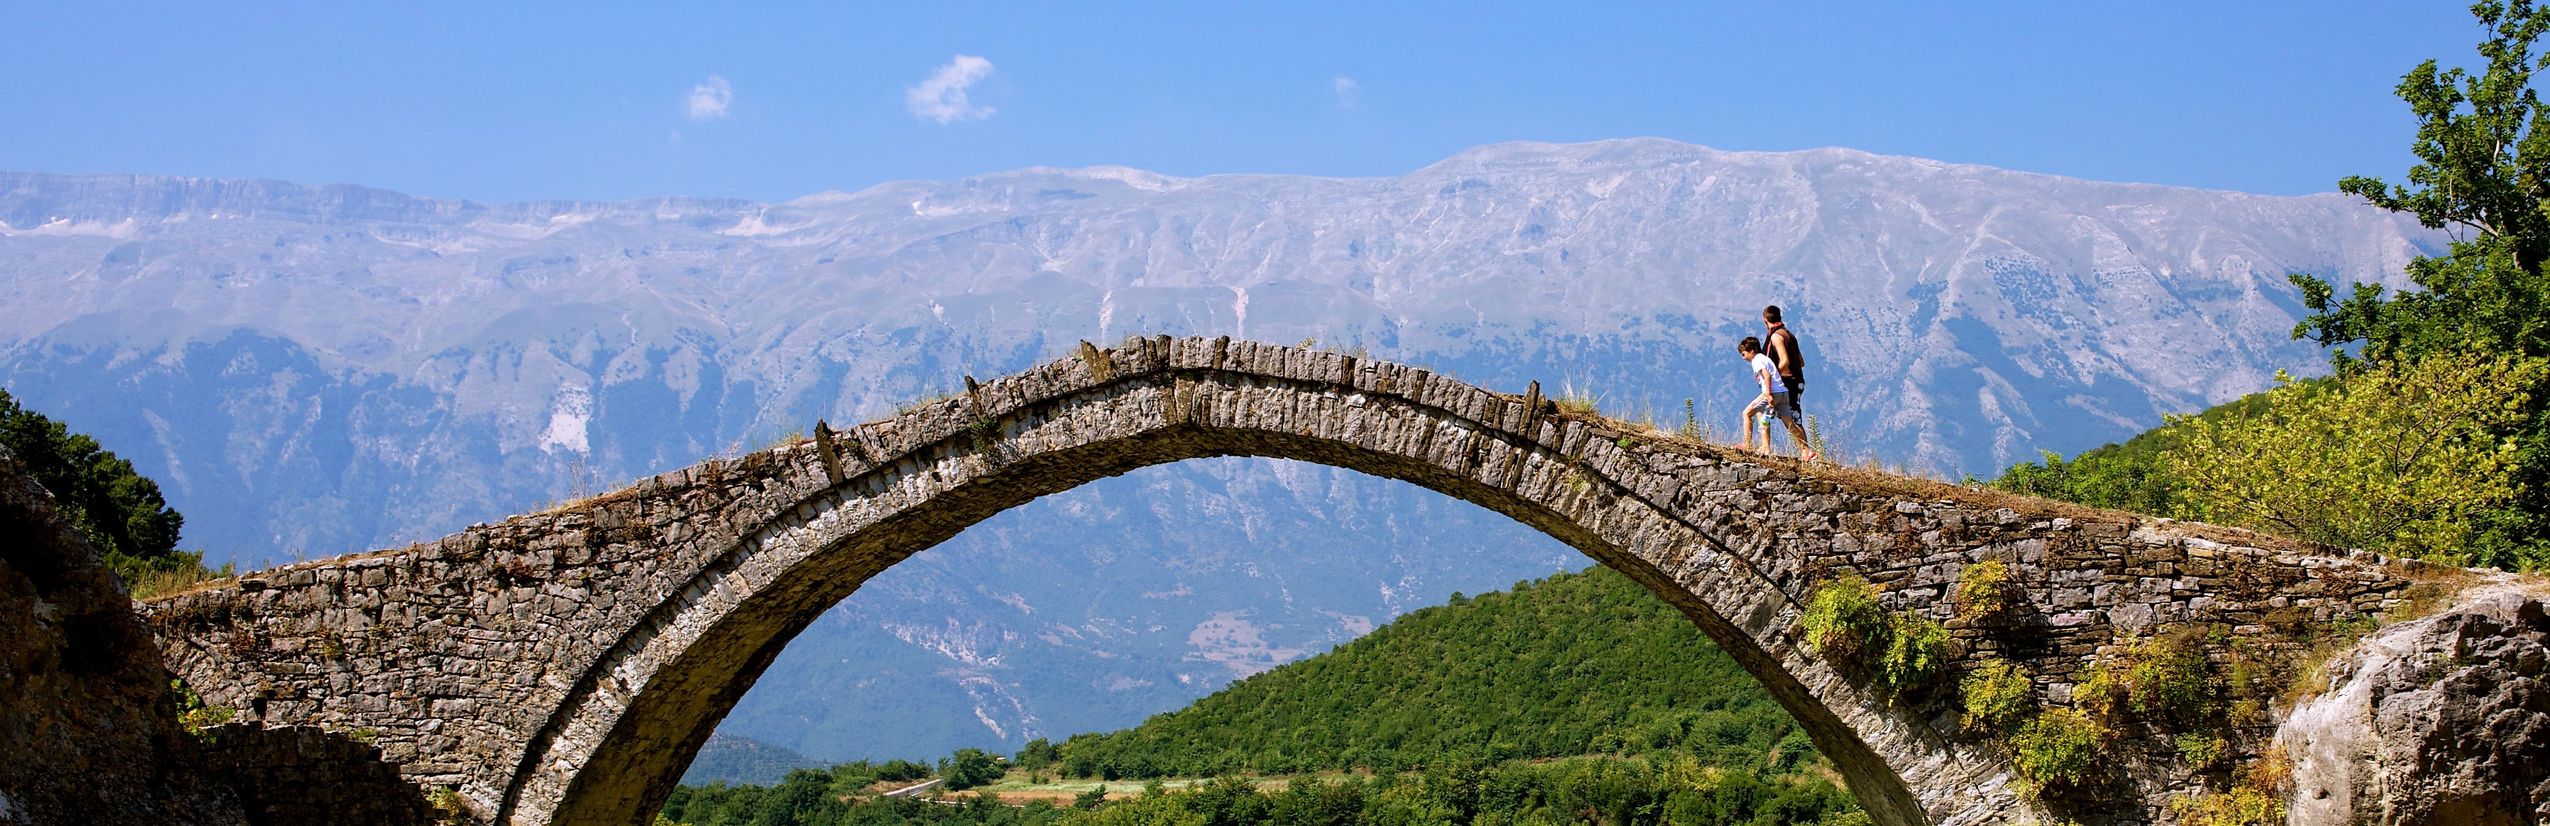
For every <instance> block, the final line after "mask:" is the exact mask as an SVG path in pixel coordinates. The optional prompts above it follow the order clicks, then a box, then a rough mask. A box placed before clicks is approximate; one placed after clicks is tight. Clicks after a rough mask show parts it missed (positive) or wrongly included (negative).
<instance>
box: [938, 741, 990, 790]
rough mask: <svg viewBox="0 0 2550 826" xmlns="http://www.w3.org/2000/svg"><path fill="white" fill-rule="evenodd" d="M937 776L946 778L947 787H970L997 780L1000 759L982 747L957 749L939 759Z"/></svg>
mask: <svg viewBox="0 0 2550 826" xmlns="http://www.w3.org/2000/svg"><path fill="white" fill-rule="evenodd" d="M939 776H940V777H942V778H945V779H946V780H947V787H948V788H949V789H971V788H974V787H976V786H980V785H983V784H986V783H990V782H992V781H994V780H999V779H1000V776H1001V761H1000V758H998V757H994V756H992V755H991V753H989V752H986V751H983V750H982V749H973V748H965V749H957V750H956V753H955V754H951V755H948V756H947V759H944V760H941V761H939Z"/></svg>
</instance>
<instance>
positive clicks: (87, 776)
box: [0, 449, 244, 826]
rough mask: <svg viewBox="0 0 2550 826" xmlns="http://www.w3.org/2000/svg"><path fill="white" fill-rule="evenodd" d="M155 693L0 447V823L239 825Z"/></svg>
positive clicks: (95, 580)
mask: <svg viewBox="0 0 2550 826" xmlns="http://www.w3.org/2000/svg"><path fill="white" fill-rule="evenodd" d="M168 695H169V675H168V669H167V668H165V667H164V666H162V665H161V663H160V657H159V649H158V647H157V646H155V645H154V644H153V643H152V641H151V635H150V632H149V631H147V630H145V629H144V628H143V627H142V624H141V621H140V620H139V619H138V618H136V617H135V615H134V613H133V605H132V601H131V600H129V599H126V598H125V596H124V592H123V590H122V589H121V588H118V587H117V586H116V584H115V577H114V575H113V574H110V573H108V572H107V570H106V569H105V568H104V567H103V566H101V565H100V564H99V562H98V559H97V551H96V549H94V548H92V547H90V545H89V543H88V542H87V541H86V540H84V539H82V538H81V537H80V535H79V533H78V532H77V531H75V530H73V529H72V527H71V526H70V524H69V523H67V522H65V521H64V520H63V519H62V517H61V515H60V514H59V513H57V512H56V510H55V508H54V504H53V496H52V494H49V493H47V492H45V490H44V488H43V487H41V486H39V485H37V484H36V483H35V480H33V479H31V478H28V477H27V476H26V474H24V473H23V472H21V470H20V467H19V464H18V460H17V458H16V457H14V456H12V455H10V454H9V452H8V451H7V450H6V449H0V824H8V826H18V824H29V825H30V826H46V825H49V824H68V823H89V824H101V826H110V825H111V824H126V823H130V824H164V823H240V822H243V820H244V816H243V815H242V813H241V810H240V806H239V803H238V800H237V797H236V796H235V795H233V794H231V793H230V791H229V790H228V789H227V788H226V787H223V786H222V785H220V784H218V783H214V782H210V781H208V780H206V779H204V778H203V777H201V776H200V775H199V774H198V773H197V772H196V766H195V764H194V759H193V758H194V749H193V748H192V746H193V744H192V743H191V742H189V741H188V740H187V738H186V735H185V733H184V732H183V731H182V730H180V729H179V727H178V725H177V710H176V709H177V707H176V706H175V705H174V704H173V703H171V702H169V699H168Z"/></svg>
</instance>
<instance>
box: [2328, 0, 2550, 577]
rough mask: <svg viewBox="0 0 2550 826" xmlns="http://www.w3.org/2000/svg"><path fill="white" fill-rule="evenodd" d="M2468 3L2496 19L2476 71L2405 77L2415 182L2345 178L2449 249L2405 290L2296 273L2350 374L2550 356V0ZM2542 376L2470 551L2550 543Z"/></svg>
mask: <svg viewBox="0 0 2550 826" xmlns="http://www.w3.org/2000/svg"><path fill="white" fill-rule="evenodd" d="M2471 13H2472V14H2473V15H2475V16H2477V18H2478V19H2479V22H2480V23H2481V24H2482V25H2483V26H2484V27H2485V28H2486V29H2487V31H2488V33H2489V35H2488V39H2487V40H2486V41H2484V42H2482V43H2480V44H2479V55H2480V57H2481V58H2482V59H2483V61H2484V65H2483V66H2481V67H2480V71H2479V73H2478V74H2475V75H2474V74H2472V73H2471V72H2470V71H2468V70H2465V69H2462V68H2458V67H2457V68H2452V69H2443V68H2440V67H2439V66H2438V65H2437V64H2436V62H2435V61H2433V60H2428V61H2426V62H2424V63H2421V64H2419V65H2418V66H2417V68H2415V69H2413V70H2411V71H2410V72H2409V73H2408V75H2407V76H2406V77H2404V78H2402V79H2401V81H2400V85H2399V87H2398V90H2397V91H2398V94H2399V97H2400V99H2401V100H2403V101H2406V102H2407V103H2408V105H2409V109H2410V111H2411V112H2412V113H2414V114H2415V116H2416V118H2417V122H2418V128H2417V135H2416V139H2415V140H2414V141H2413V142H2412V143H2411V145H2410V148H2411V151H2412V152H2413V153H2414V154H2415V155H2416V157H2417V159H2418V163H2417V164H2416V165H2415V166H2414V167H2411V168H2410V169H2409V172H2408V183H2406V184H2402V185H2392V184H2387V183H2385V182H2383V181H2381V180H2378V179H2375V178H2370V177H2362V176H2357V177H2350V178H2347V179H2345V180H2344V181H2341V182H2339V184H2338V188H2339V189H2340V190H2342V191H2345V192H2347V193H2349V194H2353V195H2357V196H2360V197H2362V198H2364V199H2365V200H2367V201H2370V202H2372V203H2373V204H2374V205H2376V206H2380V207H2382V208H2384V209H2389V210H2393V211H2397V212H2402V213H2407V214H2410V215H2414V216H2416V217H2417V220H2418V222H2419V223H2421V224H2424V225H2425V226H2427V227H2430V228H2435V229H2446V230H2450V231H2452V232H2453V234H2454V237H2453V240H2452V243H2451V246H2450V248H2449V249H2448V250H2447V252H2446V254H2444V255H2441V256H2435V257H2424V258H2419V259H2417V260H2416V261H2414V262H2411V263H2410V264H2409V266H2408V275H2409V279H2410V280H2411V281H2413V282H2415V283H2416V285H2417V287H2416V289H2410V290H2402V291H2399V292H2396V293H2387V294H2386V292H2385V291H2384V290H2383V289H2382V288H2381V287H2380V286H2378V285H2372V284H2358V285H2356V287H2355V288H2354V290H2353V291H2352V293H2351V294H2349V295H2346V296H2344V297H2340V296H2339V295H2338V292H2337V289H2336V288H2335V287H2334V286H2332V285H2331V284H2330V283H2329V282H2327V281H2323V280H2321V279H2318V278H2315V277H2312V276H2309V275H2299V274H2297V275H2294V276H2293V277H2292V279H2293V282H2294V284H2295V286H2297V287H2299V288H2301V291H2302V298H2303V303H2304V304H2305V305H2306V306H2308V307H2309V308H2310V310H2311V311H2312V315H2310V316H2309V317H2307V318H2305V319H2304V320H2303V321H2302V322H2301V323H2300V324H2298V325H2296V326H2295V328H2294V336H2295V337H2296V338H2304V337H2307V338H2310V339H2313V340H2315V341H2317V342H2319V343H2320V344H2322V345H2325V346H2330V347H2336V348H2338V349H2337V351H2336V352H2334V353H2333V354H2332V355H2331V358H2332V360H2333V361H2334V362H2335V363H2336V364H2337V366H2338V369H2339V372H2340V374H2341V375H2344V374H2347V373H2350V372H2351V371H2353V370H2355V369H2357V368H2358V367H2359V364H2358V363H2357V362H2358V361H2359V360H2364V361H2372V362H2383V361H2394V360H2403V361H2404V360H2415V359H2418V358H2421V357H2425V356H2429V355H2449V356H2456V357H2469V356H2472V355H2474V354H2477V355H2482V356H2485V355H2506V356H2525V357H2533V358H2541V357H2550V275H2545V273H2544V271H2543V265H2544V263H2545V262H2550V129H2545V128H2544V127H2545V126H2550V110H2545V109H2544V108H2543V107H2542V104H2541V100H2540V97H2539V95H2538V94H2537V92H2536V91H2535V89H2534V85H2533V73H2534V72H2535V71H2536V70H2538V69H2540V68H2541V66H2542V59H2541V57H2540V55H2539V51H2538V48H2537V46H2538V41H2539V40H2540V38H2541V36H2542V34H2543V33H2544V32H2550V9H2543V8H2538V7H2536V6H2535V5H2534V4H2533V3H2532V2H2531V0H2514V2H2497V1H2496V0H2491V1H2490V2H2482V3H2479V4H2477V5H2475V6H2472V7H2471ZM2349 345H2352V346H2354V347H2355V350H2354V352H2352V353H2350V352H2349V351H2348V349H2347V347H2348V346H2349ZM2533 381H2534V382H2535V384H2533V385H2528V386H2527V387H2526V388H2523V389H2528V390H2530V391H2531V392H2529V393H2528V396H2529V399H2530V401H2529V402H2528V404H2527V405H2526V406H2525V408H2524V410H2523V411H2522V412H2523V415H2522V416H2521V417H2520V418H2519V419H2518V420H2517V421H2516V422H2515V423H2513V424H2511V425H2507V426H2505V427H2504V428H2503V431H2502V435H2505V436H2508V437H2511V438H2512V439H2513V440H2514V443H2515V446H2516V447H2515V453H2516V455H2515V457H2514V467H2515V474H2514V475H2515V487H2516V494H2515V496H2514V497H2513V498H2512V499H2511V500H2510V501H2509V502H2508V503H2507V504H2505V505H2504V506H2502V507H2500V508H2497V509H2495V510H2494V511H2492V512H2490V513H2484V514H2479V515H2477V516H2476V517H2475V521H2477V522H2478V523H2479V524H2478V529H2479V530H2478V533H2479V535H2477V536H2474V537H2473V541H2474V542H2476V543H2477V544H2478V545H2479V546H2481V547H2480V548H2479V549H2478V550H2477V552H2476V553H2474V554H2473V556H2474V557H2476V558H2477V561H2480V562H2482V563H2486V564H2495V565H2502V566H2509V567H2512V566H2516V565H2524V566H2536V567H2537V566H2538V565H2539V564H2540V563H2541V562H2542V561H2543V559H2544V558H2545V557H2550V400H2546V399H2550V394H2543V393H2541V392H2539V390H2540V387H2539V383H2540V382H2541V381H2542V379H2539V378H2535V379H2534V380H2533Z"/></svg>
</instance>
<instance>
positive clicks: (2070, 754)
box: [2010, 708, 2108, 787]
mask: <svg viewBox="0 0 2550 826" xmlns="http://www.w3.org/2000/svg"><path fill="white" fill-rule="evenodd" d="M2107 734H2108V731H2107V727H2106V726H2103V725H2100V724H2099V722H2098V721H2097V720H2093V719H2090V718H2089V717H2088V716H2087V715H2084V714H2081V713H2080V712H2077V711H2073V710H2071V709H2067V708H2053V709H2047V710H2046V711H2045V712H2044V713H2042V714H2038V715H2037V716H2035V717H2033V718H2030V719H2029V720H2028V721H2027V722H2026V723H2025V724H2022V725H2020V726H2019V730H2018V731H2017V732H2016V733H2013V734H2011V735H2010V750H2011V760H2010V762H2011V764H2012V765H2014V766H2016V767H2017V768H2018V770H2019V776H2020V777H2021V778H2023V779H2025V780H2027V781H2028V783H2030V784H2031V785H2034V786H2038V787H2063V786H2073V785H2077V784H2079V783H2080V782H2081V780H2082V778H2084V777H2087V776H2088V775H2089V769H2090V763H2091V762H2092V761H2093V760H2095V759H2096V758H2097V756H2098V749H2099V746H2100V745H2101V744H2102V743H2104V742H2105V741H2106V740H2107Z"/></svg>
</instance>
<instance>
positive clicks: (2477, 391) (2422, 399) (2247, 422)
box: [2166, 355, 2550, 567]
mask: <svg viewBox="0 0 2550 826" xmlns="http://www.w3.org/2000/svg"><path fill="white" fill-rule="evenodd" d="M2545 377H2550V362H2544V361H2542V360H2538V359H2516V358H2491V357H2474V356H2466V355H2460V356H2456V355H2434V356H2429V357H2425V358H2422V359H2419V360H2416V361H2400V360H2392V361H2385V362H2382V363H2379V364H2376V365H2369V366H2366V367H2363V368H2360V369H2357V370H2354V371H2353V374H2352V375H2349V376H2347V377H2345V378H2344V379H2343V380H2340V381H2335V382H2312V383H2306V382H2296V381H2293V380H2291V379H2290V378H2282V377H2280V379H2279V381H2280V384H2279V385H2278V386H2277V387H2276V388H2275V389H2272V390H2269V391H2267V393H2266V395H2267V396H2268V403H2267V404H2266V405H2264V406H2263V407H2261V408H2258V410H2257V412H2255V413H2254V414H2251V415H2245V416H2231V417H2223V418H2217V419H2205V420H2199V419H2193V418H2182V419H2177V420H2173V424H2172V426H2173V427H2175V428H2177V429H2178V430H2179V431H2181V432H2180V433H2179V435H2178V438H2177V440H2176V444H2174V445H2173V446H2172V447H2171V448H2170V450H2169V451H2168V452H2167V454H2166V462H2167V465H2168V468H2169V472H2170V473H2171V475H2173V476H2174V477H2176V478H2177V479H2178V480H2179V484H2180V485H2182V486H2183V489H2184V493H2185V495H2186V498H2187V500H2188V503H2189V504H2190V506H2191V509H2192V510H2193V511H2195V513H2194V515H2195V516H2198V517H2200V518H2204V519H2208V520H2211V521H2216V522H2222V523H2226V524H2235V525H2244V526H2248V527H2254V528H2259V529H2263V530H2268V531H2273V532H2276V533H2282V534H2286V535H2289V536H2294V537H2298V538H2301V539H2307V540H2311V541H2314V542H2323V543H2327V544H2330V545H2337V546H2342V547H2353V548H2368V549H2372V550H2378V551H2384V552H2391V553H2399V554H2404V555H2411V556H2418V557H2424V558H2428V559H2434V560H2437V561H2445V562H2453V563H2457V564H2470V563H2472V562H2479V563H2485V564H2497V565H2507V566H2509V567H2514V566H2519V565H2521V566H2528V565H2530V564H2534V563H2537V562H2538V558H2537V557H2534V558H2528V559H2518V558H2509V557H2512V556H2514V555H2513V554H2511V553H2506V552H2503V551H2502V550H2501V552H2500V553H2497V554H2493V555H2490V556H2489V557H2488V558H2474V557H2476V556H2479V552H2484V551H2485V550H2486V549H2490V548H2502V546H2503V543H2502V541H2493V542H2492V541H2490V540H2489V538H2487V537H2483V536H2480V535H2479V533H2480V531H2479V529H2478V526H2479V525H2481V524H2484V519H2485V516H2486V515H2487V514H2489V513H2492V512H2500V511H2502V509H2504V508H2505V507H2507V506H2509V505H2510V504H2511V503H2512V502H2513V501H2514V500H2515V496H2516V492H2517V487H2516V485H2517V479H2516V473H2517V471H2518V469H2519V465H2518V463H2519V461H2520V457H2519V454H2518V449H2517V447H2516V439H2515V437H2514V436H2513V435H2511V433H2510V431H2511V430H2512V429H2513V428H2514V427H2515V426H2516V425H2518V424H2520V423H2521V422H2522V421H2523V418H2524V416H2525V415H2526V409H2527V408H2529V407H2531V406H2532V402H2533V399H2532V398H2531V392H2530V389H2531V388H2536V387H2539V386H2540V385H2541V384H2542V381H2543V379H2544V378H2545ZM2474 549H2475V550H2474Z"/></svg>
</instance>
